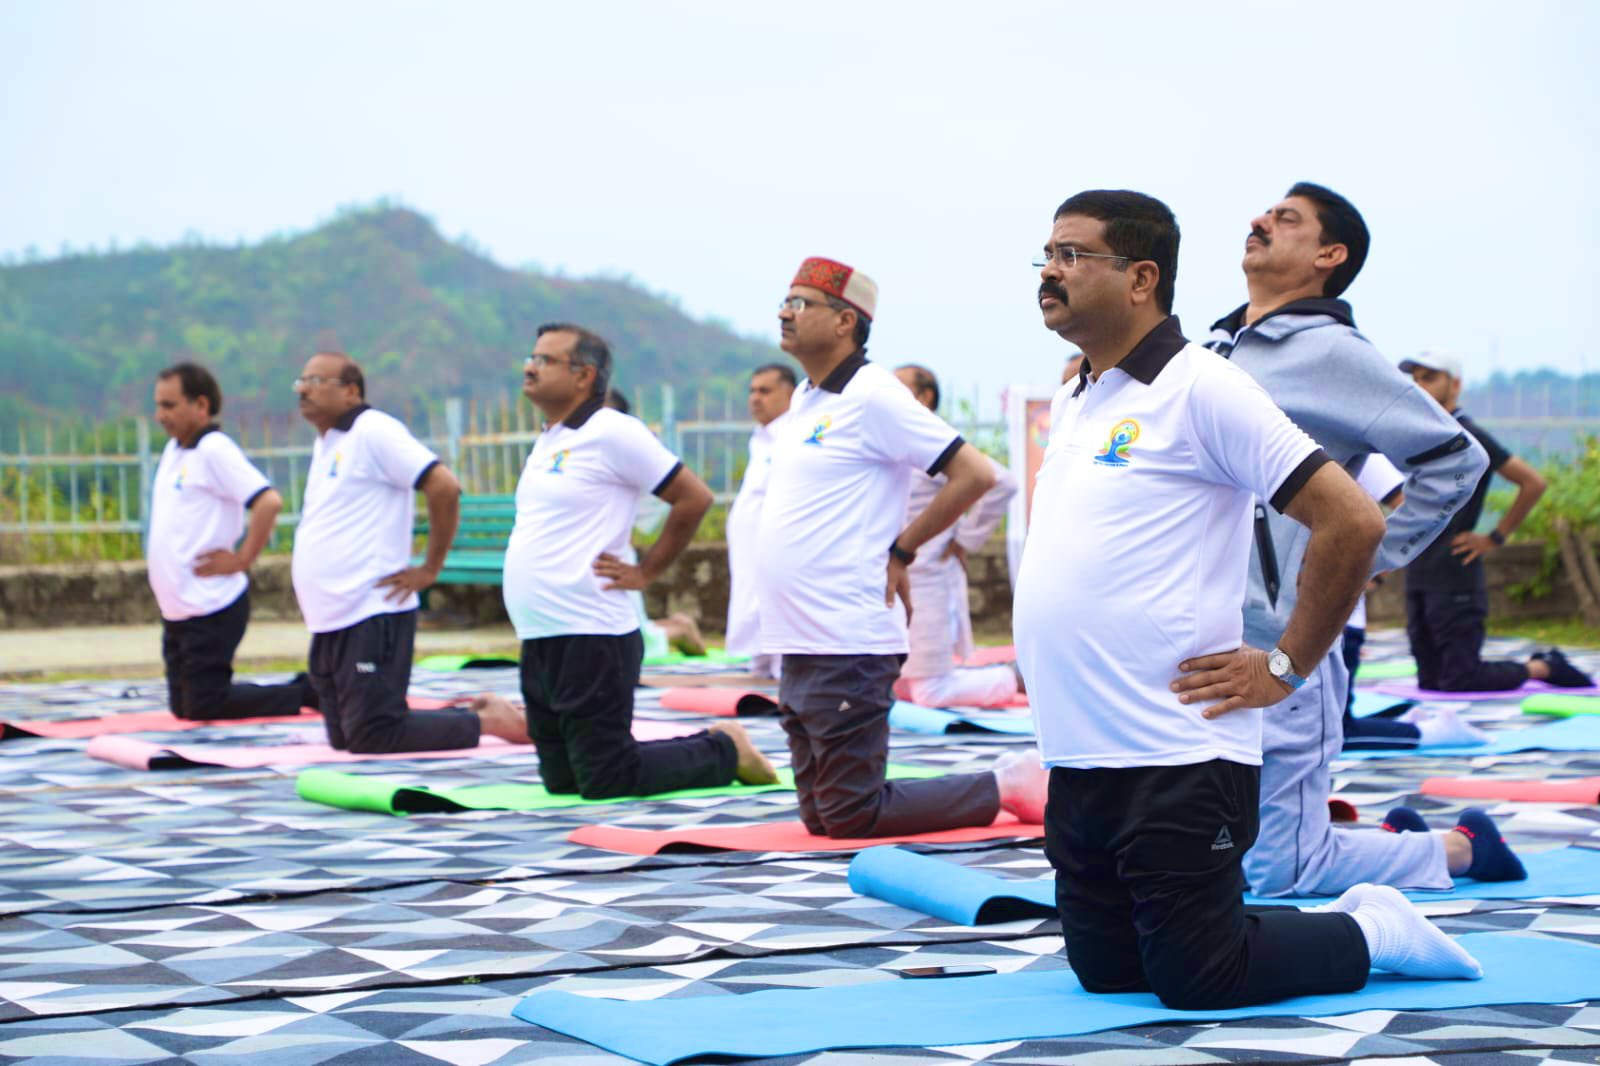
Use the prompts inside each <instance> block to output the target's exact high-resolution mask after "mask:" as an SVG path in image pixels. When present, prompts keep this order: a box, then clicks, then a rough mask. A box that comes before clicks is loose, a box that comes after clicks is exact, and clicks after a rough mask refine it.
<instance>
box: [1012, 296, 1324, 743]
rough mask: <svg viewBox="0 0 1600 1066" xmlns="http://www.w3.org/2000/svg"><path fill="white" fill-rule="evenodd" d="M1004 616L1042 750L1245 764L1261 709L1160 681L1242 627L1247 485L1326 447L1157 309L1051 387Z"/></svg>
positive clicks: (1262, 488)
mask: <svg viewBox="0 0 1600 1066" xmlns="http://www.w3.org/2000/svg"><path fill="white" fill-rule="evenodd" d="M1050 427H1051V428H1050V444H1049V447H1048V448H1047V449H1046V450H1045V455H1044V460H1043V463H1042V465H1041V466H1040V468H1039V476H1038V481H1037V482H1036V484H1035V488H1034V496H1033V515H1032V519H1031V521H1030V522H1029V525H1028V539H1027V543H1026V545H1025V547H1024V549H1023V554H1022V565H1021V567H1020V570H1019V573H1018V576H1017V590H1016V599H1015V605H1014V612H1013V622H1012V625H1013V628H1014V630H1015V635H1016V641H1017V662H1018V665H1019V667H1020V668H1021V670H1022V675H1023V677H1024V678H1025V679H1026V681H1027V684H1028V697H1029V700H1030V702H1031V703H1032V705H1033V713H1034V722H1035V728H1036V730H1037V732H1038V736H1039V747H1040V752H1041V754H1042V756H1043V758H1044V761H1045V764H1046V765H1049V766H1066V767H1078V768H1083V767H1133V766H1173V765H1183V764H1188V763H1198V762H1205V761H1208V760H1211V759H1228V760H1230V761H1233V762H1238V763H1244V764H1247V765H1260V763H1261V711H1260V710H1256V709H1253V710H1239V711H1233V712H1232V713H1230V714H1225V715H1223V716H1222V717H1220V718H1217V719H1214V720H1210V721H1208V720H1206V719H1205V718H1203V717H1201V711H1202V710H1203V706H1202V705H1200V704H1191V705H1185V704H1182V703H1179V702H1178V697H1177V694H1175V693H1174V692H1172V691H1171V689H1170V688H1169V686H1170V685H1171V683H1172V682H1173V681H1174V680H1176V679H1177V677H1178V676H1179V671H1178V663H1179V662H1180V661H1181V660H1183V659H1186V658H1189V657H1191V656H1197V655H1207V654H1211V653H1214V652H1222V651H1231V650H1233V649H1234V648H1237V647H1239V645H1240V643H1241V641H1242V638H1243V613H1242V612H1243V606H1244V599H1245V583H1246V580H1247V577H1248V573H1249V562H1250V551H1251V545H1252V539H1251V521H1252V518H1253V514H1254V506H1255V499H1256V498H1257V497H1258V496H1259V497H1260V498H1262V499H1269V500H1271V501H1272V505H1273V506H1274V507H1276V508H1278V509H1279V510H1280V511H1281V510H1282V509H1283V508H1284V507H1286V506H1288V503H1289V501H1290V500H1291V499H1293V498H1294V495H1295V493H1297V492H1298V491H1299V490H1300V488H1301V486H1303V485H1304V484H1305V482H1306V481H1307V480H1309V478H1310V477H1311V475H1312V474H1313V473H1315V472H1316V470H1317V468H1318V467H1320V466H1321V465H1322V463H1324V462H1327V461H1328V459H1327V456H1326V455H1324V454H1323V453H1322V451H1321V449H1319V448H1318V447H1317V445H1316V443H1315V442H1314V441H1313V440H1312V439H1311V438H1310V437H1308V436H1306V435H1305V433H1303V432H1301V430H1300V429H1299V428H1298V427H1297V426H1295V425H1294V423H1292V422H1290V421H1289V419H1288V417H1287V416H1286V415H1284V413H1283V412H1282V411H1280V410H1278V408H1277V407H1275V406H1274V405H1273V403H1272V401H1271V399H1269V398H1268V396H1267V394H1266V392H1265V391H1264V390H1263V389H1262V388H1261V386H1259V385H1257V384H1256V383H1255V381H1254V380H1252V379H1251V378H1250V376H1249V375H1248V374H1246V373H1244V372H1243V371H1241V370H1239V369H1238V368H1237V367H1234V366H1233V365H1231V364H1230V363H1228V361H1227V360H1225V359H1223V358H1222V357H1221V356H1219V355H1216V354H1214V353H1212V352H1209V351H1207V350H1206V349H1204V348H1202V347H1200V346H1199V345H1197V344H1191V343H1189V342H1188V341H1186V340H1185V339H1184V337H1183V333H1182V331H1181V329H1180V327H1179V325H1178V320H1177V319H1176V318H1168V319H1167V320H1166V321H1165V322H1164V323H1162V324H1161V325H1160V326H1158V327H1157V328H1156V329H1154V330H1152V331H1151V333H1150V334H1149V335H1148V336H1147V337H1145V339H1144V340H1142V341H1141V342H1140V343H1139V344H1138V346H1136V347H1135V348H1134V350H1133V352H1131V353H1130V354H1129V355H1128V357H1127V358H1126V359H1124V360H1123V361H1122V362H1121V363H1119V364H1118V365H1117V366H1116V367H1113V368H1112V369H1110V370H1107V371H1106V372H1105V373H1104V374H1102V375H1101V376H1100V380H1099V381H1097V382H1096V381H1090V380H1089V378H1088V375H1087V372H1085V373H1084V374H1083V375H1082V376H1080V378H1079V380H1078V381H1077V382H1070V383H1068V384H1066V385H1063V386H1062V387H1061V390H1060V391H1059V392H1057V393H1056V396H1055V399H1054V401H1053V403H1052V405H1051V421H1050Z"/></svg>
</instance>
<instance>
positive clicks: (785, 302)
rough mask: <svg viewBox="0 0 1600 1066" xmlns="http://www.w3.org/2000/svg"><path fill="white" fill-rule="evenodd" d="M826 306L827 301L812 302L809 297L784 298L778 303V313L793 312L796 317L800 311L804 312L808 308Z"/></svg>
mask: <svg viewBox="0 0 1600 1066" xmlns="http://www.w3.org/2000/svg"><path fill="white" fill-rule="evenodd" d="M827 306H828V301H826V300H813V299H812V298H811V297H809V296H786V297H784V298H783V299H781V300H779V301H778V311H779V312H780V313H781V312H783V311H791V312H793V313H794V314H797V315H798V314H799V313H800V312H801V311H804V310H805V309H806V308H808V307H827Z"/></svg>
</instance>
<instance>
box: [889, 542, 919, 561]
mask: <svg viewBox="0 0 1600 1066" xmlns="http://www.w3.org/2000/svg"><path fill="white" fill-rule="evenodd" d="M889 554H890V555H892V556H894V557H895V558H896V559H899V560H900V561H901V562H902V563H905V564H906V565H907V566H910V565H911V564H912V563H914V562H916V561H917V553H916V552H908V551H906V550H905V549H904V548H902V547H900V541H899V540H894V541H892V542H890V544H889Z"/></svg>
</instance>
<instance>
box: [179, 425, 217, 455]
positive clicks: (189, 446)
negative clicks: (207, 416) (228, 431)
mask: <svg viewBox="0 0 1600 1066" xmlns="http://www.w3.org/2000/svg"><path fill="white" fill-rule="evenodd" d="M221 432H222V427H221V426H219V425H217V424H216V423H215V422H212V423H209V424H208V425H207V426H206V428H204V429H202V430H201V431H200V432H199V433H196V434H195V435H194V439H193V440H191V441H190V442H189V443H188V444H183V443H181V442H180V443H179V445H178V447H180V448H187V449H189V450H191V451H192V450H194V449H195V448H197V447H199V446H200V438H201V437H203V436H205V435H206V434H207V433H221Z"/></svg>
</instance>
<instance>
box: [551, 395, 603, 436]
mask: <svg viewBox="0 0 1600 1066" xmlns="http://www.w3.org/2000/svg"><path fill="white" fill-rule="evenodd" d="M605 405H606V399H605V397H604V396H591V397H589V398H588V399H587V400H585V401H583V402H582V403H580V404H579V405H578V406H577V407H576V408H574V409H573V411H572V413H571V414H570V415H568V416H567V417H566V418H563V419H562V420H561V424H562V425H563V426H566V427H567V428H568V429H582V428H583V424H584V423H585V422H587V421H589V419H591V418H593V417H594V413H595V412H596V411H598V410H600V408H602V407H604V406H605Z"/></svg>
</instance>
